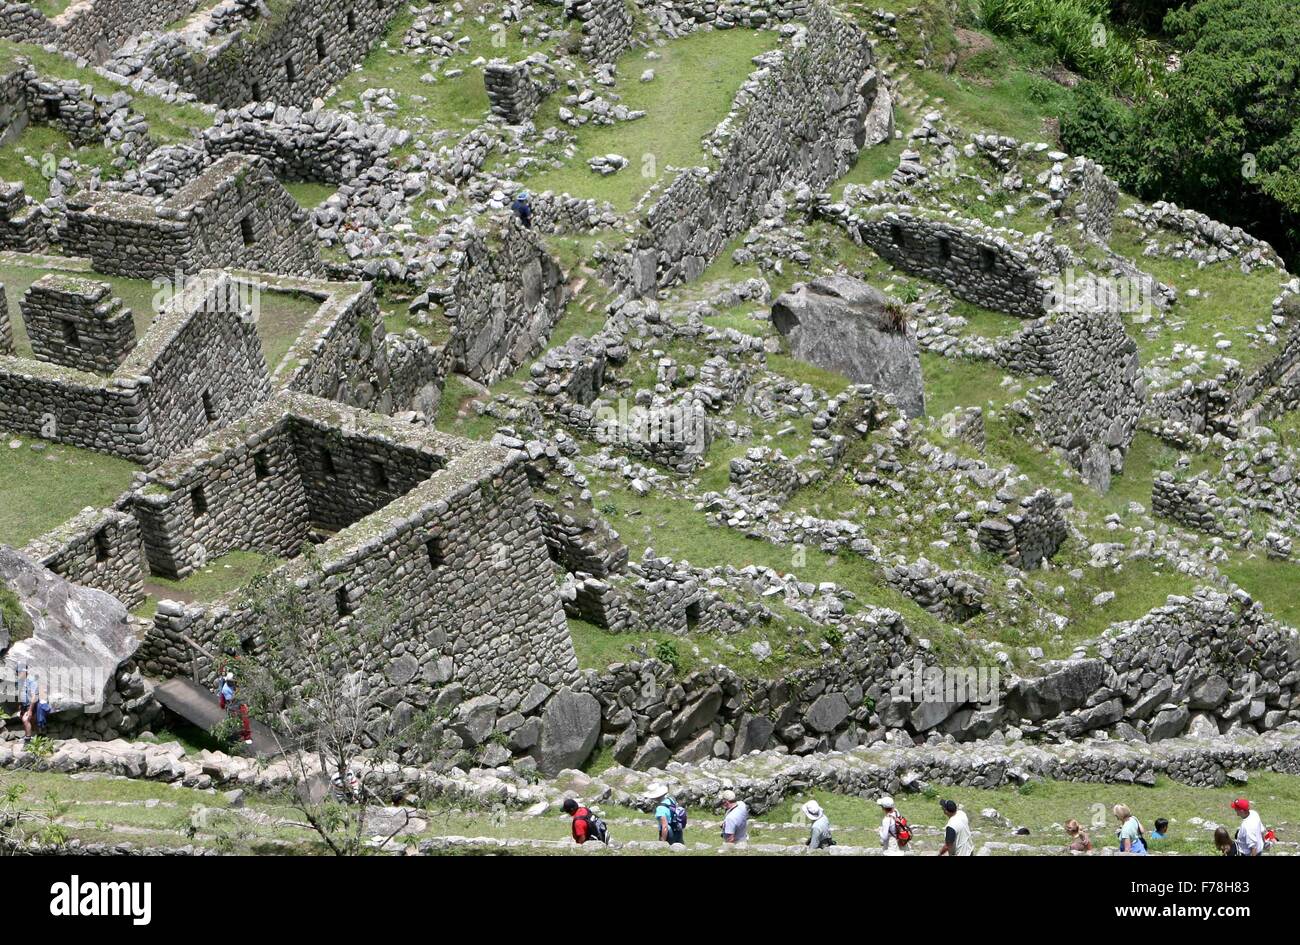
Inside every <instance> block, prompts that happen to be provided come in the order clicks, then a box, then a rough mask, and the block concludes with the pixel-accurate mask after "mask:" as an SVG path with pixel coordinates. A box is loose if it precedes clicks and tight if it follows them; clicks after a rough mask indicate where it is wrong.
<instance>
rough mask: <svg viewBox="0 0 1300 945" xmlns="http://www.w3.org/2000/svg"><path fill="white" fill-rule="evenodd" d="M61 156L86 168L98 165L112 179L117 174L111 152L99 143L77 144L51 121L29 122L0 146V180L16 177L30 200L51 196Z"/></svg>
mask: <svg viewBox="0 0 1300 945" xmlns="http://www.w3.org/2000/svg"><path fill="white" fill-rule="evenodd" d="M64 158H71V159H73V160H74V161H76V162H77V163H79V164H81V165H82V166H83V167H86V168H98V169H99V171H100V173H101V174H102V175H103V176H104V177H105V178H106V179H111V178H114V177H116V176H117V171H116V169H115V168H114V167H113V153H112V152H111V151H109V150H108V148H106V147H104V146H102V145H86V146H83V147H77V146H76V145H74V144H73V143H72V142H71V140H69V138H68V136H67V135H66V134H64V133H63V132H62V131H60V130H59V129H58V128H55V127H53V126H51V125H28V126H27V128H26V129H25V130H24V131H23V132H22V134H20V135H19V136H18V138H17V139H16V140H14V141H11V142H10V143H9V144H6V145H5V146H4V147H3V148H0V180H7V181H19V182H20V183H22V185H23V187H24V188H25V189H26V191H27V196H29V197H31V198H32V199H33V200H37V201H43V200H46V199H47V198H48V197H49V196H50V178H51V176H52V175H53V173H54V170H55V168H57V167H58V164H59V162H60V161H61V160H63V159H64Z"/></svg>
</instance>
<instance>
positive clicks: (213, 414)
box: [203, 390, 217, 423]
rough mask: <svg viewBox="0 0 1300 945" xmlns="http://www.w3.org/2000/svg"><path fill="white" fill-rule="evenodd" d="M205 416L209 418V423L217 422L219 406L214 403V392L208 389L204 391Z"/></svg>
mask: <svg viewBox="0 0 1300 945" xmlns="http://www.w3.org/2000/svg"><path fill="white" fill-rule="evenodd" d="M203 416H204V417H206V418H207V421H208V423H215V422H216V419H217V408H216V407H214V406H213V404H212V394H211V393H210V392H209V391H206V390H205V391H204V392H203Z"/></svg>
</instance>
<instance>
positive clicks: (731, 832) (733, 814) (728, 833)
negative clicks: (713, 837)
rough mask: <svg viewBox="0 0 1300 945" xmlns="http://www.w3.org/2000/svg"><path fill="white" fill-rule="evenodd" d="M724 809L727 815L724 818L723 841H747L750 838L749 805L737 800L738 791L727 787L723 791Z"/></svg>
mask: <svg viewBox="0 0 1300 945" xmlns="http://www.w3.org/2000/svg"><path fill="white" fill-rule="evenodd" d="M722 809H723V810H724V811H726V816H725V817H723V820H722V842H723V843H745V842H747V841H748V840H749V805H748V804H746V803H745V802H744V801H738V800H736V792H735V791H733V790H732V789H731V788H727V789H726V790H725V791H723V792H722Z"/></svg>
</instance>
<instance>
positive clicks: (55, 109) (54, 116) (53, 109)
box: [45, 98, 59, 121]
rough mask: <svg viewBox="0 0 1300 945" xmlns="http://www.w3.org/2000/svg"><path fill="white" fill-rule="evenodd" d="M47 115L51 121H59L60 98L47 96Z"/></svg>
mask: <svg viewBox="0 0 1300 945" xmlns="http://www.w3.org/2000/svg"><path fill="white" fill-rule="evenodd" d="M45 117H46V118H47V119H49V120H50V121H57V120H58V117H59V100H58V99H54V98H47V99H46V100H45Z"/></svg>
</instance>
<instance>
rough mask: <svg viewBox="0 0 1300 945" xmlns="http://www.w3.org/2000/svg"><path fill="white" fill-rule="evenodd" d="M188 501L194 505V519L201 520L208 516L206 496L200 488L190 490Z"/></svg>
mask: <svg viewBox="0 0 1300 945" xmlns="http://www.w3.org/2000/svg"><path fill="white" fill-rule="evenodd" d="M190 501H191V502H193V503H194V517H195V518H196V519H200V518H203V516H205V515H207V514H208V494H207V492H205V491H204V489H203V487H202V486H195V487H194V488H193V489H192V490H190Z"/></svg>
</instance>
